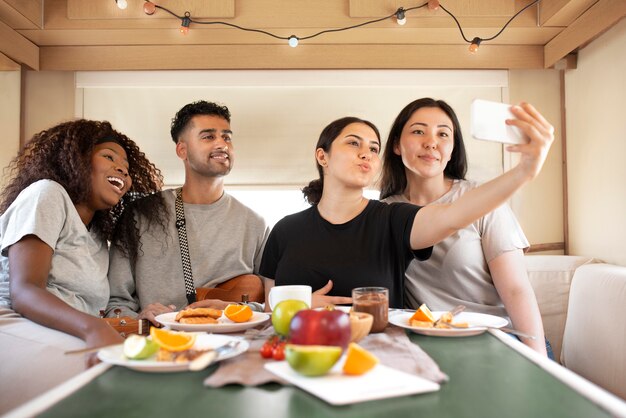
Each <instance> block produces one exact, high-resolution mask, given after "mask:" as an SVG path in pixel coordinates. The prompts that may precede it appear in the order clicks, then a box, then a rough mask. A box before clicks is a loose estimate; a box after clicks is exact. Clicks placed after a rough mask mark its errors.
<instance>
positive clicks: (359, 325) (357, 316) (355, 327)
mask: <svg viewBox="0 0 626 418" xmlns="http://www.w3.org/2000/svg"><path fill="white" fill-rule="evenodd" d="M348 315H350V342H352V343H356V342H359V341H361V340H362V339H363V338H365V337H366V336H367V335H368V334H369V333H370V330H371V329H372V324H373V323H374V317H373V316H372V314H369V313H366V312H350V313H349V314H348Z"/></svg>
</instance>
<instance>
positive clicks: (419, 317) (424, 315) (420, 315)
mask: <svg viewBox="0 0 626 418" xmlns="http://www.w3.org/2000/svg"><path fill="white" fill-rule="evenodd" d="M413 320H415V321H421V322H435V317H434V316H433V313H432V312H431V311H430V309H428V306H426V304H425V303H422V304H421V305H420V307H419V308H418V309H417V310H416V311H415V313H414V314H413V316H412V317H411V319H410V321H413Z"/></svg>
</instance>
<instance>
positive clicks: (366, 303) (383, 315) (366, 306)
mask: <svg viewBox="0 0 626 418" xmlns="http://www.w3.org/2000/svg"><path fill="white" fill-rule="evenodd" d="M352 310H353V311H355V312H366V313H368V314H371V315H372V316H373V317H374V323H373V324H372V330H371V331H370V332H382V331H384V330H385V327H386V326H387V312H388V311H389V300H388V299H387V297H386V296H385V295H382V294H369V295H361V296H359V297H358V298H356V299H355V300H353V301H352Z"/></svg>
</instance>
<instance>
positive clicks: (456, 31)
mask: <svg viewBox="0 0 626 418" xmlns="http://www.w3.org/2000/svg"><path fill="white" fill-rule="evenodd" d="M624 17H626V1H624V0H538V1H534V0H480V1H475V0H472V1H468V0H441V1H436V0H430V1H428V0H406V1H405V0H377V1H372V0H317V1H305V0H292V1H277V0H153V1H143V0H32V1H19V0H0V92H1V94H0V129H1V131H2V135H1V136H0V147H1V148H2V153H0V166H1V167H7V166H8V165H9V163H10V161H11V160H12V159H13V158H14V157H15V155H16V154H17V152H18V151H19V150H20V149H22V147H23V146H24V145H25V144H26V143H27V142H28V141H29V140H30V138H32V136H33V135H34V134H35V133H37V132H40V131H42V130H43V129H46V128H49V127H51V126H53V125H56V124H58V123H59V122H62V121H68V120H73V119H76V118H85V119H94V120H107V121H109V122H111V124H112V125H113V126H114V127H115V129H117V130H119V131H121V132H123V133H124V134H126V135H127V136H128V137H130V138H131V139H132V140H134V141H135V142H136V143H137V144H138V146H139V147H140V148H141V150H142V151H143V152H145V154H146V156H147V157H148V158H149V159H150V160H151V161H152V162H154V163H155V165H156V166H157V167H158V168H159V169H160V170H161V171H162V173H163V176H164V181H165V188H175V187H179V186H181V185H182V184H183V183H184V181H185V172H184V169H183V165H182V164H181V162H180V160H179V159H178V158H177V156H176V153H175V146H174V144H173V142H172V140H171V138H170V124H171V121H172V117H173V116H174V114H175V113H176V111H177V110H178V109H180V108H181V107H182V106H183V105H185V104H187V103H190V102H193V101H196V100H209V101H214V102H217V103H220V104H224V105H226V106H228V108H229V109H230V111H231V112H232V120H231V127H232V131H233V142H234V143H235V144H236V148H237V157H236V164H234V168H233V169H232V172H231V173H230V174H229V175H228V176H227V177H226V178H225V189H226V191H227V192H228V193H230V194H231V195H232V196H234V197H236V198H237V199H238V200H240V201H241V202H243V203H244V204H245V205H247V206H249V207H250V208H252V209H253V210H254V211H256V212H257V213H259V214H260V215H261V216H262V217H263V218H264V219H265V221H266V222H267V224H268V225H269V226H270V227H272V226H273V225H275V224H276V222H278V221H279V220H280V219H281V218H283V217H284V216H286V215H288V214H291V213H295V212H298V211H301V210H304V209H306V208H308V207H309V204H308V203H306V201H305V200H304V199H303V197H302V193H301V189H302V188H303V187H304V186H305V185H306V184H308V182H309V181H310V180H313V179H314V178H316V177H317V169H316V164H315V162H316V160H315V152H314V151H315V148H314V147H315V143H316V141H317V139H318V136H319V133H320V131H321V129H322V128H323V127H324V126H325V125H327V124H328V123H329V122H331V121H332V120H334V119H337V118H339V117H342V116H345V115H352V116H356V117H359V118H362V119H366V120H370V121H372V122H373V123H374V124H375V125H376V126H377V127H378V128H379V129H380V134H381V139H382V140H383V142H384V140H385V139H386V138H387V135H388V133H389V130H390V128H391V125H392V123H393V121H394V118H395V117H396V115H397V114H398V112H399V111H400V110H401V109H402V108H403V107H404V106H405V105H406V104H407V103H409V102H411V101H412V100H414V99H417V98H420V97H433V98H435V99H443V100H445V101H446V102H448V103H449V104H450V105H451V106H452V107H453V108H454V109H455V111H456V113H457V115H458V118H459V121H460V125H461V127H462V130H463V136H464V138H465V147H466V150H467V156H468V161H469V170H468V174H467V178H469V179H472V180H475V181H478V182H485V181H488V180H490V179H492V178H494V177H496V176H498V175H500V174H502V173H504V172H506V171H507V170H509V169H510V168H511V167H513V166H515V165H516V163H517V161H518V160H517V157H516V156H515V155H514V154H512V153H509V152H507V150H506V145H503V144H501V143H496V142H488V141H479V140H476V139H474V138H473V137H472V135H471V132H470V128H471V121H470V119H471V118H470V108H471V104H472V101H473V100H475V99H485V100H490V101H495V102H501V103H510V104H516V103H520V102H529V103H532V104H533V105H534V106H535V107H536V108H537V109H539V111H540V112H541V113H542V114H543V115H544V116H545V118H546V119H547V120H549V121H550V123H551V124H552V125H553V126H554V128H555V134H554V138H555V140H554V144H553V145H552V147H551V150H550V153H549V155H548V158H547V160H546V163H545V165H544V168H543V170H542V172H541V173H540V175H539V176H538V177H537V178H536V179H535V180H534V181H532V182H531V183H529V184H527V185H525V186H524V187H523V188H522V189H521V190H519V191H518V192H517V193H516V194H515V195H514V196H513V198H512V199H511V200H510V201H509V205H510V207H511V209H512V210H513V212H514V214H515V216H516V217H517V219H518V221H519V223H520V225H521V227H522V229H523V231H524V234H525V235H526V237H527V238H528V241H529V243H530V247H529V249H528V251H527V252H526V253H525V256H524V259H525V263H526V267H527V269H528V276H529V279H530V281H531V284H532V286H533V289H534V292H535V295H536V297H537V301H538V304H539V309H540V312H541V316H542V320H543V326H544V330H545V333H546V337H547V339H548V340H550V341H551V343H552V347H553V349H554V354H555V361H549V360H547V359H537V358H535V357H536V356H535V355H534V354H535V353H530V351H531V350H529V349H528V347H525V346H523V347H518V346H521V345H522V344H518V342H517V341H513V342H511V341H508V340H507V339H511V338H510V337H509V336H506V335H505V336H504V337H502V336H501V335H500V334H502V333H501V332H500V331H497V332H496V331H489V332H487V333H486V334H484V335H483V334H481V335H482V336H480V337H479V336H471V337H464V338H450V339H445V338H437V337H428V336H423V335H418V334H415V333H411V332H409V335H410V338H411V341H413V342H414V343H415V344H417V345H418V346H420V347H422V349H423V350H424V351H425V352H426V353H427V354H428V355H429V356H430V357H432V358H433V359H434V360H435V362H436V363H437V364H438V366H439V368H440V369H441V371H442V372H443V373H445V374H446V375H447V376H448V378H449V380H448V382H447V383H440V385H441V386H440V388H439V390H438V391H435V392H434V393H425V394H420V395H409V396H404V397H399V398H395V400H394V399H383V398H386V397H389V396H391V395H389V396H382V395H381V396H378V397H377V396H373V397H370V398H367V399H366V400H368V401H369V402H366V403H357V401H356V400H352V401H350V402H348V401H346V402H345V403H354V404H353V405H352V406H350V407H345V406H337V405H333V404H332V403H329V402H328V401H327V400H324V398H323V395H319V393H318V392H316V390H317V389H318V386H317V385H318V383H315V382H314V383H313V384H311V386H307V384H308V381H307V382H305V383H301V382H300V380H298V379H296V380H294V381H291V383H293V384H294V385H295V386H282V384H284V383H285V380H289V379H285V380H280V379H268V380H266V381H264V382H263V384H262V385H261V386H258V387H255V386H254V385H252V386H245V385H243V386H242V385H237V383H241V382H242V381H244V382H245V381H246V380H245V377H242V376H240V374H242V372H240V371H239V370H238V369H237V368H236V366H235V364H236V363H235V360H236V359H231V360H227V361H226V362H224V363H221V366H220V367H221V368H222V369H224V370H229V371H230V372H231V373H233V374H234V376H235V377H234V378H233V379H234V380H232V381H226V382H225V383H235V384H234V385H226V386H223V387H222V385H216V386H217V387H207V386H204V385H203V381H204V379H205V378H206V374H207V372H202V373H205V375H202V376H200V374H198V373H195V374H194V373H192V372H182V373H173V374H165V373H140V372H136V371H129V370H127V369H126V368H124V367H120V366H110V365H109V364H106V362H105V363H101V364H100V365H98V366H95V367H93V368H91V369H89V370H87V371H86V372H85V373H84V375H85V376H83V379H82V381H81V382H80V383H74V386H73V388H72V389H69V386H67V383H64V384H63V386H60V387H57V388H56V392H54V393H51V392H46V393H44V394H43V395H42V396H41V397H39V398H37V402H35V403H33V402H29V403H26V404H23V405H11V407H16V406H17V407H18V409H15V410H13V412H12V413H13V414H14V415H9V416H32V415H37V414H40V413H43V416H80V415H83V416H91V415H94V416H95V415H99V414H102V415H104V414H107V415H110V416H114V415H119V416H131V415H132V416H140V415H143V414H145V415H148V414H156V415H159V416H160V415H165V413H164V411H166V413H167V415H168V416H172V414H175V413H179V414H180V413H186V414H190V415H191V416H196V415H199V414H200V413H205V414H206V413H209V411H213V412H211V413H215V414H216V415H220V416H239V417H247V416H257V415H259V416H274V417H287V416H329V417H335V416H337V417H339V416H360V417H365V416H381V415H383V414H396V415H399V416H408V415H409V411H410V412H411V413H414V414H416V415H420V416H422V415H423V416H485V417H487V416H506V415H509V414H510V415H512V416H517V415H516V414H519V416H534V415H536V416H572V417H574V416H623V417H626V250H625V249H626V216H625V214H626V187H625V186H624V184H623V182H624V179H626V163H625V162H624V161H625V158H626V122H625V121H626V118H625V117H624V110H625V109H626V102H625V101H626V54H625V53H624V51H626V19H625V18H624ZM294 39H295V40H294ZM476 39H478V42H476ZM382 145H383V147H384V143H383V144H382ZM4 174H5V176H3V177H2V178H1V179H0V189H1V188H3V187H4V186H5V185H6V182H7V178H6V174H7V172H6V171H5V172H4ZM366 196H367V197H368V198H370V199H378V196H379V188H378V183H376V182H374V183H372V184H371V185H370V186H369V187H368V189H367V191H366ZM305 238H306V237H303V239H305ZM3 245H4V244H3ZM3 248H4V247H3ZM3 251H4V249H3ZM3 255H4V254H3ZM314 290H315V289H314ZM390 318H391V317H390ZM1 324H2V323H1V322H0V347H3V344H4V343H3V342H2V339H3V328H2V326H1ZM498 333H499V334H498ZM372 335H374V334H372ZM487 337H489V338H490V340H488V341H484V340H483V339H484V338H487ZM491 339H493V341H491ZM382 341H383V340H382V339H381V340H380V343H381V344H383V342H382ZM250 343H251V345H252V348H254V340H252V341H250ZM385 344H386V343H385ZM390 344H391V343H390ZM452 344H456V345H455V346H454V347H452ZM496 344H498V347H495V345H496ZM444 345H445V346H444ZM509 346H512V347H513V348H512V349H511V348H510V347H509ZM3 350H4V349H3ZM464 350H467V351H466V353H467V355H464V354H463V353H464ZM490 350H493V351H490ZM499 350H506V351H502V352H500V351H499ZM0 352H2V351H0ZM518 352H519V353H522V354H523V356H522V357H521V358H524V359H526V360H524V361H526V363H527V364H525V365H523V366H522V365H517V363H515V364H513V363H514V362H515V361H518V359H517V357H515V358H513V355H517V354H516V353H518ZM458 353H460V356H459V354H458ZM511 353H513V354H511ZM248 354H249V353H246V355H248ZM472 355H477V356H478V355H481V356H483V357H480V358H481V359H482V360H480V361H478V360H477V361H474V360H473V358H472ZM485 356H486V357H485ZM489 356H493V357H492V358H491V359H490V358H489ZM256 357H259V356H258V354H256ZM256 357H255V359H256ZM390 357H391V356H390ZM477 358H478V357H477ZM0 359H1V361H0V364H1V363H4V362H8V361H10V359H8V358H6V357H5V355H4V354H0ZM485 359H486V360H485ZM386 360H390V359H388V358H384V357H380V361H381V362H382V364H384V365H385V366H389V365H392V364H393V362H391V363H390V364H386V363H385V361H386ZM491 360H493V364H492V368H494V369H495V368H497V369H499V370H500V373H501V374H499V375H497V376H490V375H489V374H490V373H492V371H491V370H492V369H484V370H486V371H484V370H483V369H480V367H478V366H476V364H478V363H480V362H481V361H482V362H483V363H490V362H491ZM229 362H230V363H229ZM466 363H467V364H473V365H474V366H472V367H474V368H473V369H472V370H473V371H472V373H483V372H484V373H485V377H483V375H481V374H478V375H472V376H468V375H467V374H464V373H463V372H462V369H463V368H465V367H466V366H465V364H466ZM481 364H482V363H481ZM528 364H535V365H537V366H538V367H536V369H537V370H536V371H535V368H533V370H530V366H528ZM227 367H228V369H227ZM468 367H469V366H468ZM206 370H207V371H211V372H213V370H215V367H213V368H209V369H206ZM41 372H42V373H45V370H42V371H41ZM540 372H541V373H543V374H542V375H539V373H540ZM87 374H89V376H87ZM162 376H165V377H164V378H162ZM553 376H555V377H556V379H552V377H553ZM281 377H282V378H283V379H284V376H281ZM30 378H34V377H32V376H30ZM237 379H239V380H237ZM381 379H382V380H385V378H381ZM390 379H391V378H390ZM482 379H484V381H482ZM548 380H550V382H547V381H548ZM552 380H554V382H555V383H552ZM277 381H279V382H280V384H277V383H276V382H277ZM266 382H273V383H266ZM294 382H295V383H294ZM496 382H498V383H496ZM0 383H1V385H2V387H3V388H5V387H7V386H10V385H14V386H17V387H19V385H28V379H26V378H25V379H24V380H23V381H20V382H9V381H6V379H5V378H4V377H3V374H2V366H0ZM223 383H224V382H223ZM328 384H331V383H328ZM359 384H360V383H359ZM355 385H356V383H355ZM364 385H367V384H364ZM551 385H552V386H551ZM557 385H559V386H558V387H557ZM177 386H178V388H177ZM321 386H322V388H321V389H320V391H321V392H324V389H323V385H321ZM349 386H350V383H348V386H344V387H349ZM62 387H66V389H62ZM77 387H80V388H81V389H79V390H77V391H76V388H77ZM165 387H167V388H168V389H167V391H165V390H164V388H165ZM297 387H301V388H303V390H301V389H298V388H297ZM338 387H339V386H338ZM364 387H365V386H364ZM59 388H61V389H59ZM181 388H183V389H184V390H185V391H186V390H190V391H192V392H191V393H192V394H193V395H194V396H195V395H198V396H197V397H196V398H194V399H195V400H189V396H187V397H185V398H184V399H187V400H184V399H183V396H184V395H183V392H182V389H181ZM338 390H341V389H338ZM364 390H365V389H364ZM384 390H386V389H385V388H383V389H381V391H384ZM390 390H392V389H390ZM3 391H4V389H3ZM74 391H75V392H74ZM71 392H72V393H73V394H71V395H70V394H69V393H71ZM135 392H136V393H135ZM309 393H311V394H312V395H310V394H309ZM407 393H408V392H407ZM411 393H416V392H411ZM135 395H136V397H135ZM155 395H156V396H155ZM177 396H178V397H179V398H177ZM355 396H356V397H357V398H358V396H357V395H355ZM393 396H400V395H397V394H396V395H393ZM130 397H135V399H136V401H131V400H128V398H130ZM156 397H162V399H163V400H164V401H166V402H165V404H167V405H168V406H161V407H160V408H163V409H162V410H161V411H160V414H159V413H157V412H155V409H154V407H150V406H146V405H153V404H154V402H155V401H154V399H155V398H156ZM320 397H321V398H322V399H318V398H320ZM346 399H347V398H346ZM355 399H356V398H355ZM359 399H360V398H359ZM5 402H6V404H7V405H8V404H9V401H8V400H6V397H3V395H2V394H0V414H2V413H5V412H9V411H8V410H7V409H6V408H3V407H2V404H3V403H5ZM463 405H466V406H467V410H466V409H464V408H465V407H464V406H463ZM505 406H506V409H503V408H504V407H505ZM76 408H82V409H76ZM346 408H355V409H346ZM468 410H469V411H472V412H471V413H470V412H467V411H468ZM529 411H530V412H529ZM131 412H132V413H131ZM429 414H430V415H429Z"/></svg>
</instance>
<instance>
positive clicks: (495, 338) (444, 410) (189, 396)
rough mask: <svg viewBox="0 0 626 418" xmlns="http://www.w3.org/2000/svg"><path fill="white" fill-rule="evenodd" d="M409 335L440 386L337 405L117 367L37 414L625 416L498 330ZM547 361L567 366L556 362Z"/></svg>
mask: <svg viewBox="0 0 626 418" xmlns="http://www.w3.org/2000/svg"><path fill="white" fill-rule="evenodd" d="M410 338H411V340H412V341H413V342H414V343H417V344H419V345H420V347H422V349H424V350H425V351H426V352H427V353H428V354H429V355H430V356H431V357H432V358H433V359H434V360H435V361H436V362H437V363H438V364H439V366H440V368H441V369H442V370H443V371H444V372H445V373H446V374H448V376H449V377H450V381H449V382H447V383H444V384H443V385H442V387H441V390H440V391H438V392H434V393H428V394H420V395H413V396H405V397H399V398H392V399H385V400H379V401H371V402H364V403H359V404H353V405H347V406H340V407H337V406H331V405H329V404H327V403H325V402H323V401H321V400H319V399H317V398H315V397H314V396H312V395H310V394H308V393H306V392H304V391H301V390H300V389H297V388H294V387H283V386H280V385H278V384H268V385H264V386H261V387H242V386H238V385H231V386H227V387H223V388H219V389H212V388H207V387H204V386H203V384H202V382H203V380H204V379H205V378H206V377H207V376H208V375H209V374H210V373H212V372H213V371H214V370H215V368H216V367H217V366H212V367H210V368H209V369H207V370H204V371H202V372H196V373H191V372H180V373H142V372H137V371H133V370H129V369H126V368H123V367H117V366H114V367H111V368H109V369H108V370H106V371H104V372H103V373H102V374H101V375H99V376H97V377H96V378H95V379H93V380H92V381H90V382H89V383H87V384H85V385H84V386H83V387H81V388H80V389H78V390H77V391H76V392H74V393H73V394H71V395H69V396H67V397H65V398H64V399H62V400H61V401H59V402H57V403H56V404H54V405H52V406H51V407H50V408H48V409H47V410H45V411H44V412H43V413H42V414H41V415H38V416H41V417H47V418H52V417H63V418H68V417H141V418H144V417H146V418H155V417H168V418H182V417H196V416H210V417H215V418H228V417H237V418H245V417H255V418H256V417H271V418H282V417H298V418H301V417H302V418H306V417H331V418H332V417H342V418H348V417H355V418H356V417H359V418H366V417H389V418H391V417H397V418H400V417H408V416H419V417H420V418H426V417H437V418H442V417H503V416H506V417H535V416H536V417H568V418H576V417H585V418H590V417H610V416H612V415H611V414H613V416H621V415H622V413H623V416H626V407H624V409H621V408H622V407H623V405H626V403H624V404H623V405H622V404H621V401H620V400H618V399H617V398H611V395H608V393H607V392H604V391H602V390H601V389H599V388H597V387H596V386H595V385H592V384H589V383H585V384H583V386H585V385H591V386H589V387H591V389H592V390H591V391H592V392H593V391H599V392H600V394H601V396H600V397H602V396H604V395H603V394H606V395H607V396H608V398H609V402H608V404H609V406H610V407H611V405H612V407H613V410H612V411H611V412H610V413H609V412H608V411H607V410H605V409H603V408H601V407H599V406H598V405H596V403H594V402H592V401H591V400H590V399H588V397H586V396H582V395H580V394H579V393H578V392H577V391H575V390H574V389H572V388H571V387H570V386H568V385H566V384H564V383H563V382H561V380H559V379H557V378H556V377H555V376H554V375H553V373H549V372H547V371H546V370H544V369H543V368H542V367H540V366H539V365H537V364H535V363H534V362H532V361H530V360H529V356H528V352H530V351H531V350H530V349H527V347H525V346H523V345H522V344H521V343H518V342H517V341H513V339H511V338H510V337H508V336H506V335H504V334H503V333H501V332H500V331H491V332H488V333H485V334H482V335H478V336H472V337H463V338H441V337H427V336H422V335H417V334H412V333H411V334H410ZM508 340H510V341H508ZM524 350H527V351H526V352H525V351H524ZM530 357H532V355H530ZM537 357H539V356H537ZM540 360H543V359H540ZM545 362H549V361H548V360H547V359H546V360H545ZM540 363H541V362H540ZM548 366H551V367H553V368H557V369H562V370H564V371H565V369H563V368H561V367H560V366H558V365H556V364H548ZM548 368H550V367H548ZM565 373H569V372H567V371H565ZM581 380H582V379H581ZM585 382H586V381H585ZM589 387H587V389H588V388H589ZM587 389H584V388H583V390H587ZM595 402H597V399H596V401H595ZM600 403H602V402H600ZM604 407H606V405H604ZM610 407H609V409H611V408H610Z"/></svg>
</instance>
